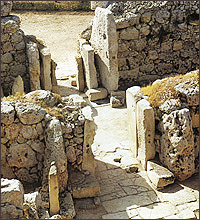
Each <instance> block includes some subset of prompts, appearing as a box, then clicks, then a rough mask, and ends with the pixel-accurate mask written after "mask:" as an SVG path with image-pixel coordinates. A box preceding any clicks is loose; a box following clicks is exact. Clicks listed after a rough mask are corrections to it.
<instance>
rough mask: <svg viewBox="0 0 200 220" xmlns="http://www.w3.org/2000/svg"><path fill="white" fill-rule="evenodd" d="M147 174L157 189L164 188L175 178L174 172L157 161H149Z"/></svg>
mask: <svg viewBox="0 0 200 220" xmlns="http://www.w3.org/2000/svg"><path fill="white" fill-rule="evenodd" d="M147 175H148V177H149V179H150V181H151V182H152V184H153V186H154V187H155V188H157V189H162V188H164V187H165V186H167V185H169V184H172V183H174V180H175V177H174V174H173V173H172V172H171V171H169V170H168V169H167V168H165V167H163V166H162V165H160V164H158V163H157V162H156V161H147Z"/></svg>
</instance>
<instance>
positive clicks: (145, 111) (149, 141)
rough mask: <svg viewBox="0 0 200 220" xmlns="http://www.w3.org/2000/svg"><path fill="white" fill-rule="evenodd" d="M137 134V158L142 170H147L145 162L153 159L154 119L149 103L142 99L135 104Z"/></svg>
mask: <svg viewBox="0 0 200 220" xmlns="http://www.w3.org/2000/svg"><path fill="white" fill-rule="evenodd" d="M136 117H137V119H136V121H137V133H138V158H139V159H140V161H141V163H142V165H143V167H144V169H145V170H146V169H147V160H150V159H154V157H155V145H154V136H155V119H154V111H153V108H152V107H151V106H150V103H149V102H148V101H147V100H145V99H142V100H140V101H139V102H138V103H137V116H136Z"/></svg>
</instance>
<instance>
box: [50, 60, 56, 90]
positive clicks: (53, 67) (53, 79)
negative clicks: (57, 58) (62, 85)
mask: <svg viewBox="0 0 200 220" xmlns="http://www.w3.org/2000/svg"><path fill="white" fill-rule="evenodd" d="M56 66H57V63H56V62H54V61H53V60H51V83H52V86H57V80H56Z"/></svg>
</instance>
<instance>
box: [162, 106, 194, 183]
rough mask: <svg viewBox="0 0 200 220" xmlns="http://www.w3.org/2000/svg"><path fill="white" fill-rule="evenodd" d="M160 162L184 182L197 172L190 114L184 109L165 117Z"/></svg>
mask: <svg viewBox="0 0 200 220" xmlns="http://www.w3.org/2000/svg"><path fill="white" fill-rule="evenodd" d="M161 127H162V129H163V131H162V136H161V140H160V144H161V146H160V154H159V157H160V161H161V162H162V163H163V164H164V165H165V166H167V167H168V169H169V170H170V171H172V172H173V173H174V175H175V177H177V178H178V179H179V180H181V181H183V180H185V179H187V178H189V177H190V176H192V174H194V172H195V163H194V161H195V151H194V138H193V131H192V121H191V116H190V112H189V110H188V109H186V108H184V109H181V110H176V111H173V112H171V113H170V114H168V115H164V116H163V122H162V124H161Z"/></svg>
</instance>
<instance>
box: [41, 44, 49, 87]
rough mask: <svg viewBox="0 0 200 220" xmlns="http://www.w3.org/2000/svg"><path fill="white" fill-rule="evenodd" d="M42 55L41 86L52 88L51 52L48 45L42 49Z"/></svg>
mask: <svg viewBox="0 0 200 220" xmlns="http://www.w3.org/2000/svg"><path fill="white" fill-rule="evenodd" d="M40 56H41V61H42V62H41V70H40V71H41V72H40V77H41V86H42V89H44V90H49V91H51V90H52V83H51V53H50V50H49V48H48V47H44V48H43V49H41V50H40Z"/></svg>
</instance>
